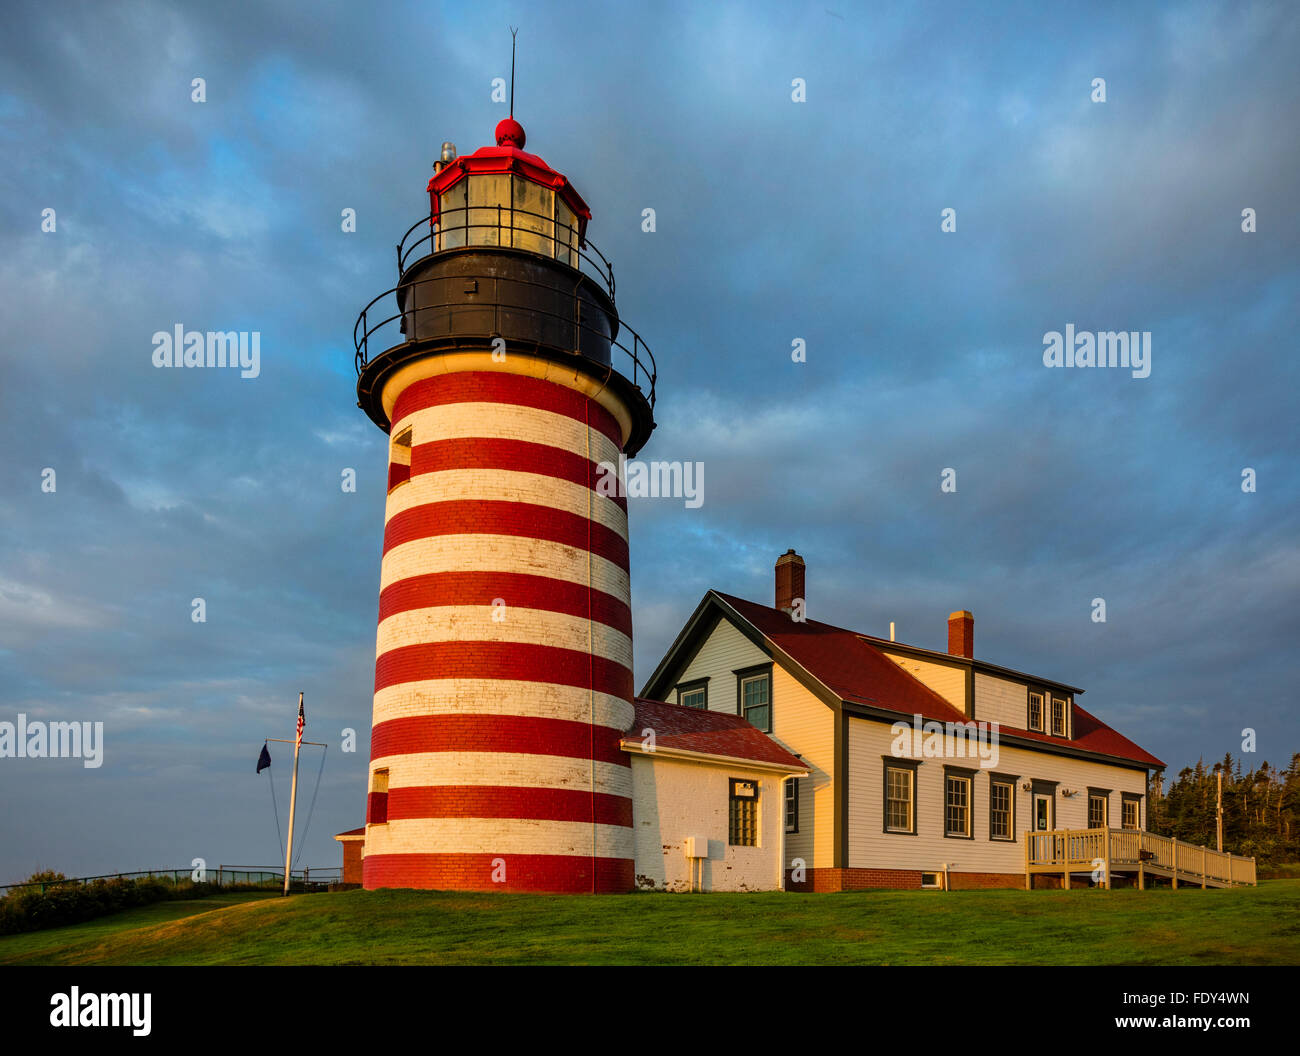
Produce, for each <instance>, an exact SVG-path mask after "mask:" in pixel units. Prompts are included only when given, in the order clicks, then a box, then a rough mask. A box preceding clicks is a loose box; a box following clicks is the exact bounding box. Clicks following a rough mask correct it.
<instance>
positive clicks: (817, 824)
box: [668, 619, 835, 869]
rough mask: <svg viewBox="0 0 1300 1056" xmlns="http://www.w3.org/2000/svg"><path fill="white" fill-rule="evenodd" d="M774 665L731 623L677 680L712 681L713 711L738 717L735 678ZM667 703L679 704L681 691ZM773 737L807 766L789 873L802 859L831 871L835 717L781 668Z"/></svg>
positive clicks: (790, 840)
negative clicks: (759, 666)
mask: <svg viewBox="0 0 1300 1056" xmlns="http://www.w3.org/2000/svg"><path fill="white" fill-rule="evenodd" d="M770 660H771V657H769V656H768V655H767V654H766V653H764V652H763V651H762V650H761V649H759V648H758V646H756V645H755V644H754V643H753V642H752V641H750V639H748V638H746V637H745V636H744V635H743V634H741V632H740V631H739V630H738V629H737V628H736V627H735V625H734V624H732V623H731V622H730V621H729V620H727V619H722V620H719V621H718V625H717V627H715V628H714V629H713V633H712V634H711V635H709V639H708V641H706V642H705V643H704V645H703V646H701V647H700V651H699V652H698V653H697V654H696V656H695V658H694V659H693V660H692V661H691V663H690V665H689V666H688V667H687V668H686V670H685V672H683V673H682V674H681V675H680V676H679V677H678V679H677V681H678V682H690V681H692V680H693V679H699V678H707V679H708V680H709V710H710V711H725V712H727V713H728V714H729V715H734V714H736V675H735V672H736V671H738V670H741V669H743V668H747V667H754V666H755V665H757V664H763V663H768V662H769V661H770ZM668 699H669V700H670V701H672V702H673V703H674V704H675V703H677V691H676V689H670V690H669V691H668ZM772 736H773V737H774V738H775V739H776V740H777V741H778V742H780V744H781V745H782V746H783V747H785V748H786V749H788V750H789V751H791V752H793V753H795V754H796V755H798V756H799V757H800V758H801V759H802V760H803V761H804V763H806V764H807V766H808V771H809V773H808V776H807V777H804V778H799V779H798V780H799V831H798V832H797V833H790V834H788V835H787V836H786V862H785V864H786V868H789V867H790V861H791V860H792V859H794V858H802V859H803V860H804V864H805V865H806V866H807V868H809V869H823V868H830V867H831V866H832V865H833V864H834V861H833V858H834V844H835V836H834V831H835V830H834V825H835V809H834V798H835V792H834V789H833V787H832V777H833V773H834V765H835V715H834V712H832V711H831V709H830V708H829V707H827V706H826V705H825V704H824V703H822V701H820V700H818V699H817V698H816V697H815V696H813V695H812V694H811V693H810V692H808V690H806V689H805V688H804V687H803V686H801V685H800V684H799V683H798V682H797V681H796V680H795V679H794V678H793V677H792V676H791V675H789V674H788V673H787V672H786V671H784V670H783V669H782V668H781V667H780V666H774V667H773V672H772Z"/></svg>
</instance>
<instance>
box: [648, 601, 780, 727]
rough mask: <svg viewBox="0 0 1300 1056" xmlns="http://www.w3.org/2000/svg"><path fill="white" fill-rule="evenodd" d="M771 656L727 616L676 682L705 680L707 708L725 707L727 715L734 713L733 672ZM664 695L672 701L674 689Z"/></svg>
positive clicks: (675, 696)
mask: <svg viewBox="0 0 1300 1056" xmlns="http://www.w3.org/2000/svg"><path fill="white" fill-rule="evenodd" d="M771 659H772V658H771V657H770V656H768V655H767V654H766V653H765V652H763V650H761V649H760V648H759V647H758V646H756V645H755V644H754V643H753V642H751V641H750V640H749V639H748V638H746V637H745V636H744V635H743V634H741V633H740V631H738V630H737V629H736V627H735V625H734V624H732V623H731V622H730V621H728V620H719V621H718V625H717V627H715V628H714V629H713V633H712V634H711V635H709V640H708V641H707V642H705V643H704V644H703V645H702V646H701V647H700V651H699V652H698V653H696V654H695V659H694V660H692V661H691V662H690V665H689V666H688V667H687V668H686V670H685V671H684V672H683V673H682V674H681V675H680V676H678V679H677V681H678V682H692V681H694V680H695V679H697V678H707V679H708V680H709V710H710V711H725V712H726V713H727V714H728V715H734V714H736V676H735V674H734V672H736V671H738V670H740V669H741V668H746V667H753V666H754V665H756V664H765V663H768V662H769V661H770V660H771ZM668 693H669V696H668V699H669V700H670V701H672V703H674V704H678V703H680V701H678V699H677V690H676V689H675V688H674V689H670V690H669V691H668Z"/></svg>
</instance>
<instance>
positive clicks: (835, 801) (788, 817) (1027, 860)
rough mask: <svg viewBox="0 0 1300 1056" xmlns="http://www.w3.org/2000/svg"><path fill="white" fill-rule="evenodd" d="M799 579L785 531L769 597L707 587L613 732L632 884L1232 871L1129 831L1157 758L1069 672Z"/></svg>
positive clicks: (882, 883) (857, 883) (374, 815)
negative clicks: (902, 629) (895, 617)
mask: <svg viewBox="0 0 1300 1056" xmlns="http://www.w3.org/2000/svg"><path fill="white" fill-rule="evenodd" d="M804 599H805V593H804V562H803V559H802V558H801V557H799V556H798V555H797V554H795V553H794V551H793V550H791V551H789V552H787V553H786V554H783V555H782V556H781V557H780V558H779V559H778V561H777V564H776V597H775V605H774V606H772V607H769V606H766V605H758V604H755V603H754V602H750V601H744V600H742V599H741V598H736V597H732V596H730V595H727V594H722V593H719V592H717V591H712V590H711V591H709V592H708V593H707V594H706V595H705V596H704V599H703V600H702V601H701V602H700V604H699V606H698V607H697V608H696V610H695V612H694V614H693V615H692V616H691V618H690V620H689V622H688V623H687V624H686V626H685V627H684V628H683V629H682V632H681V633H680V634H679V635H678V636H677V639H676V641H674V642H673V644H672V647H671V648H670V649H669V651H668V655H667V656H665V657H664V659H663V661H662V662H661V663H660V664H659V666H658V668H657V669H656V670H655V672H654V674H653V675H652V676H651V678H650V680H649V682H648V683H647V684H646V686H645V688H644V689H643V690H642V692H641V695H640V696H639V697H637V698H635V700H634V701H633V702H632V703H633V706H634V719H633V722H632V724H631V725H630V726H629V727H628V728H627V729H626V730H625V731H624V733H623V736H622V738H621V740H620V741H619V742H618V745H617V749H616V752H617V754H618V756H619V757H620V758H619V760H618V762H619V763H620V765H621V767H623V768H626V769H625V773H626V774H627V778H626V785H627V788H628V790H629V792H630V796H629V798H626V799H624V800H623V801H622V802H623V803H625V804H628V805H629V807H630V809H627V810H625V815H626V816H620V817H619V818H616V819H614V820H616V821H619V823H620V824H622V825H625V826H627V825H630V826H631V828H632V831H633V846H634V863H633V864H634V868H633V870H632V875H633V876H634V878H635V880H634V882H635V886H636V887H638V888H641V889H648V890H649V889H653V890H667V891H691V890H697V891H700V890H702V891H761V890H779V889H781V888H782V886H784V887H785V888H786V889H788V890H801V891H845V890H853V889H858V888H869V887H893V888H922V887H936V888H939V887H943V888H947V889H954V890H955V889H960V888H971V887H1024V886H1026V884H1027V883H1028V884H1029V885H1030V886H1056V887H1059V886H1062V884H1063V883H1065V882H1066V877H1071V876H1073V881H1072V882H1073V883H1075V884H1085V885H1086V884H1087V883H1089V872H1090V871H1091V869H1092V865H1091V860H1092V859H1093V858H1094V856H1096V855H1107V854H1108V853H1109V854H1110V855H1111V856H1112V859H1113V861H1114V864H1115V871H1116V872H1119V871H1120V869H1121V865H1120V863H1121V862H1127V863H1128V866H1127V868H1128V870H1129V871H1130V872H1135V871H1136V876H1137V877H1138V881H1137V882H1139V883H1141V876H1142V870H1145V869H1148V868H1149V869H1150V874H1149V875H1167V876H1173V877H1177V876H1182V877H1183V880H1184V882H1188V881H1189V880H1190V881H1191V882H1194V883H1198V884H1200V885H1201V886H1204V883H1205V882H1209V883H1210V884H1211V886H1226V883H1224V884H1220V883H1216V882H1215V880H1214V874H1215V868H1216V867H1215V866H1213V864H1212V863H1211V864H1207V862H1208V859H1207V858H1206V857H1205V856H1204V852H1202V857H1201V858H1200V859H1199V860H1191V859H1189V858H1188V854H1189V853H1190V852H1188V851H1187V850H1184V851H1183V854H1184V857H1183V860H1182V862H1181V863H1180V861H1179V860H1178V858H1177V856H1176V853H1175V849H1174V846H1173V845H1174V843H1175V841H1170V840H1167V839H1165V838H1162V837H1154V836H1152V834H1149V833H1145V832H1143V831H1142V830H1143V829H1144V826H1145V822H1146V813H1147V808H1146V802H1145V796H1146V788H1147V778H1148V774H1149V773H1150V772H1151V771H1152V770H1162V769H1164V763H1162V762H1161V761H1160V760H1159V759H1157V758H1156V757H1155V756H1153V755H1151V754H1150V753H1149V752H1146V751H1144V750H1143V749H1142V748H1139V747H1138V746H1137V745H1136V744H1134V743H1133V742H1132V741H1130V740H1129V739H1128V738H1126V737H1124V736H1122V735H1121V734H1119V733H1117V732H1116V731H1115V730H1113V729H1111V728H1110V727H1109V726H1107V725H1106V724H1105V723H1104V722H1102V721H1101V720H1100V719H1097V718H1095V717H1094V716H1093V715H1091V714H1089V713H1088V712H1087V711H1085V710H1084V709H1083V708H1081V707H1080V706H1079V705H1078V703H1077V702H1076V696H1077V695H1078V694H1080V693H1082V692H1083V691H1082V690H1081V689H1079V688H1077V687H1075V686H1070V685H1066V684H1065V683H1062V682H1055V681H1052V680H1050V679H1045V678H1039V677H1036V676H1032V675H1026V674H1022V673H1020V672H1017V671H1010V670H1008V669H1006V668H1003V667H998V666H996V665H994V664H990V663H987V662H985V661H983V660H976V659H975V657H974V649H973V642H974V618H973V617H972V616H971V614H970V613H969V612H956V613H953V614H952V616H950V617H949V620H948V651H947V652H946V653H940V652H935V651H932V650H929V649H920V648H917V647H915V646H909V645H903V644H901V643H899V642H894V641H887V640H885V639H881V638H874V637H872V636H870V635H865V634H858V633H856V632H854V631H849V630H845V629H844V628H841V627H832V626H830V625H828V624H824V623H817V622H816V621H813V620H803V619H802V618H801V615H802V608H803V604H804ZM918 719H919V721H918ZM900 723H901V724H904V727H905V728H904V727H900V726H899V724H900ZM972 727H974V728H975V730H976V733H977V734H979V735H981V736H984V737H986V739H985V740H983V741H982V742H974V743H973V742H972V740H971V738H970V736H969V732H970V731H971V729H972ZM994 729H996V739H995V738H994V737H993V731H994ZM611 761H613V760H611ZM536 794H537V796H538V797H539V799H538V810H539V811H541V810H543V809H544V807H545V800H544V797H545V796H546V795H547V794H548V792H547V790H546V789H539V790H537V793H536ZM384 799H386V793H383V792H380V793H372V795H371V824H370V826H369V827H368V828H359V829H354V830H352V831H351V832H346V833H340V834H339V835H338V836H336V837H335V839H337V840H338V841H339V842H340V843H341V844H343V848H344V880H345V881H346V882H355V883H359V882H361V877H362V870H363V866H362V862H363V858H364V855H365V854H366V853H367V848H366V843H367V842H368V836H369V833H370V832H371V831H372V830H374V829H375V828H376V827H377V826H379V827H382V826H384V825H386V823H387V805H386V803H384V802H383V800H384ZM594 809H595V808H594V807H593V810H594ZM1063 830H1075V834H1074V835H1073V836H1072V835H1070V834H1069V832H1068V831H1063ZM1078 830H1091V832H1090V833H1079V832H1078ZM1125 830H1128V831H1125ZM1030 833H1035V834H1038V833H1041V834H1043V835H1042V836H1041V837H1038V836H1035V837H1034V839H1035V841H1036V842H1035V843H1034V848H1035V850H1034V851H1033V853H1032V855H1031V854H1030V853H1028V850H1029V849H1028V847H1027V843H1028V842H1029V840H1030V835H1029V834H1030ZM1103 833H1105V834H1104V835H1103ZM1161 841H1162V842H1161ZM1165 844H1168V845H1169V846H1168V847H1165V846H1164V845H1165ZM1130 845H1131V847H1130ZM1148 845H1150V846H1152V847H1155V848H1156V851H1155V852H1154V857H1153V856H1152V855H1151V854H1146V855H1142V854H1141V853H1140V851H1141V850H1143V849H1145V848H1146V847H1147V846H1148ZM1107 846H1110V847H1111V848H1112V849H1111V851H1110V852H1108V851H1106V850H1105V849H1104V848H1105V847H1107ZM1195 850H1200V849H1193V851H1195ZM571 853H575V854H581V853H583V845H582V844H581V840H579V839H576V838H575V842H574V846H573V848H572V851H571ZM509 857H510V856H509V855H507V854H504V852H503V858H502V860H503V861H506V863H507V865H508V863H509ZM1031 857H1032V858H1033V861H1034V863H1035V864H1034V865H1033V868H1032V870H1031ZM1171 857H1172V860H1168V859H1170V858H1171ZM1219 857H1222V858H1224V859H1231V858H1232V856H1219ZM1130 859H1131V862H1130V861H1129V860H1130ZM1139 861H1140V862H1141V863H1142V869H1138V865H1139ZM1234 861H1235V860H1234ZM1147 863H1149V865H1148V864H1147ZM1244 863H1245V860H1241V862H1236V863H1235V864H1233V863H1232V862H1229V864H1228V865H1227V866H1226V867H1224V868H1223V869H1222V870H1220V871H1221V872H1222V874H1223V877H1222V878H1223V879H1224V880H1226V881H1227V883H1230V882H1232V881H1233V879H1234V878H1236V879H1240V877H1237V873H1238V872H1242V870H1244V869H1245V864H1244ZM1107 864H1108V865H1110V864H1112V861H1111V860H1108V862H1107ZM1161 866H1169V868H1166V869H1164V870H1163V873H1158V871H1159V870H1160V869H1161ZM1189 869H1190V870H1191V871H1190V872H1189V871H1188V870H1189ZM1197 869H1199V872H1197ZM1031 873H1032V875H1031ZM1207 874H1209V879H1208V880H1207V879H1206V877H1207ZM1242 876H1245V873H1244V872H1242ZM525 879H526V878H525ZM1122 879H1123V878H1122V877H1121V880H1122ZM1247 882H1253V863H1250V870H1249V878H1248V880H1247ZM481 886H482V887H483V888H489V886H490V884H489V881H488V880H487V879H486V878H484V879H482V881H481Z"/></svg>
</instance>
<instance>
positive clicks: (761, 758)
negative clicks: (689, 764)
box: [623, 697, 808, 770]
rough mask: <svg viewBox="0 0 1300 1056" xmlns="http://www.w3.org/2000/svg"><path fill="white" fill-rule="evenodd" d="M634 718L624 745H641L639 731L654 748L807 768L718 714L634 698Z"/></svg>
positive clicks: (736, 719) (743, 722)
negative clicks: (646, 734) (649, 736)
mask: <svg viewBox="0 0 1300 1056" xmlns="http://www.w3.org/2000/svg"><path fill="white" fill-rule="evenodd" d="M635 703H636V718H635V719H634V720H633V723H632V728H631V729H630V730H628V732H627V733H626V734H624V735H623V741H624V743H626V744H636V745H639V744H640V743H641V740H642V737H643V734H642V733H641V731H642V730H645V729H651V730H654V734H655V740H654V743H655V747H656V748H673V749H676V750H677V751H682V752H699V753H701V754H703V755H725V756H729V757H731V758H733V759H749V760H752V761H753V762H756V763H766V764H768V765H774V766H783V767H788V768H789V769H792V770H807V769H808V764H807V763H805V762H804V761H803V760H802V759H800V758H799V757H798V756H797V755H794V754H792V753H790V752H788V751H786V750H785V749H784V748H782V747H781V746H780V745H779V744H777V742H776V741H774V740H773V739H772V738H771V737H769V736H768V735H767V734H765V733H764V732H763V731H762V730H760V729H759V728H758V727H757V726H755V725H753V723H751V722H750V721H749V720H748V719H745V718H743V717H741V716H740V715H728V714H727V713H725V712H721V711H705V710H704V709H702V708H685V707H682V705H680V704H669V703H666V702H665V701H662V700H645V699H644V698H642V697H637V698H636V702H635Z"/></svg>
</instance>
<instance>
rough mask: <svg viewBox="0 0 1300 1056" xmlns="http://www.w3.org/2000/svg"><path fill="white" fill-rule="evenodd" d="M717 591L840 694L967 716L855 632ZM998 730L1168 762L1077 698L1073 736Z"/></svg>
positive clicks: (908, 711)
mask: <svg viewBox="0 0 1300 1056" xmlns="http://www.w3.org/2000/svg"><path fill="white" fill-rule="evenodd" d="M714 593H715V594H717V596H718V597H719V598H721V599H722V600H723V601H725V602H726V603H727V604H728V605H730V606H731V607H732V608H733V609H735V610H736V612H737V613H738V614H739V615H740V616H741V617H742V618H743V619H745V620H747V621H748V622H749V623H750V624H751V625H753V627H754V628H755V629H756V630H757V631H759V632H760V633H761V634H762V635H763V636H764V637H765V638H767V639H769V640H770V641H771V642H773V643H774V644H775V645H777V646H778V647H779V648H780V649H782V650H783V651H784V652H785V653H787V654H788V655H789V656H790V657H791V658H792V659H793V660H794V661H795V662H796V663H798V664H799V665H800V666H801V667H803V668H804V670H806V671H807V672H808V673H809V674H810V675H812V676H813V677H814V678H816V679H817V680H818V681H820V682H821V683H823V684H824V685H825V686H826V687H827V688H828V689H829V690H830V691H831V692H832V693H836V694H838V695H839V697H840V699H842V700H847V701H850V702H852V703H857V704H869V705H872V706H873V707H877V708H884V709H886V710H888V711H895V712H898V713H899V714H901V715H908V716H910V715H918V714H919V715H921V716H923V717H924V718H927V719H934V720H936V721H938V722H964V721H966V719H965V716H964V715H963V714H962V713H961V712H960V711H958V710H957V709H956V708H954V707H953V706H952V705H951V704H949V703H948V702H947V701H946V700H944V699H943V698H942V697H941V696H939V694H937V693H935V692H934V690H932V689H930V688H929V687H928V686H926V685H925V684H924V683H922V682H920V681H919V680H918V679H916V678H915V677H914V676H913V675H911V674H909V673H908V672H907V671H905V670H904V669H903V668H901V667H900V666H899V665H898V664H896V663H895V662H894V661H893V660H891V659H889V657H887V656H886V655H885V654H884V653H883V652H881V650H880V649H878V648H877V647H876V646H874V645H872V644H871V642H869V641H867V640H866V639H864V638H863V636H862V635H860V634H858V633H857V632H855V631H849V630H845V629H844V628H843V627H832V626H831V625H830V624H827V623H818V622H816V621H815V620H807V621H805V622H803V623H796V622H795V621H794V620H792V619H790V617H789V616H788V615H787V614H786V613H784V612H782V611H781V610H780V609H773V608H769V607H768V606H766V605H757V604H755V603H754V602H752V601H746V600H745V599H744V598H737V597H733V596H732V595H730V594H723V593H721V592H720V591H714ZM978 717H979V716H978V714H977V715H976V718H978ZM999 730H1000V731H1001V732H1002V733H1006V734H1013V735H1014V736H1017V737H1023V738H1025V739H1026V740H1032V741H1041V742H1043V743H1044V744H1058V745H1061V744H1063V745H1068V746H1069V747H1071V748H1077V749H1080V750H1081V751H1087V752H1096V753H1097V754H1099V755H1109V756H1114V757H1115V758H1117V759H1126V760H1129V761H1131V762H1136V763H1142V764H1143V765H1145V766H1154V767H1161V768H1163V767H1164V765H1165V764H1164V763H1163V762H1161V761H1160V760H1159V759H1157V758H1156V757H1155V756H1154V755H1152V754H1151V753H1150V752H1148V751H1146V750H1144V749H1142V748H1140V747H1138V746H1137V745H1136V744H1134V743H1133V742H1132V741H1130V740H1129V739H1128V738H1127V737H1125V736H1123V735H1122V734H1120V733H1118V732H1117V731H1115V730H1113V729H1111V728H1110V727H1109V726H1107V725H1106V724H1105V723H1104V722H1102V721H1101V720H1100V719H1098V718H1096V717H1095V716H1094V715H1091V714H1090V713H1088V712H1086V711H1084V710H1083V708H1081V707H1080V706H1079V704H1078V702H1076V703H1075V705H1074V737H1073V738H1072V739H1070V740H1066V739H1065V738H1063V737H1051V736H1049V735H1047V734H1045V733H1038V732H1036V731H1034V730H1023V729H1017V728H1014V727H1010V726H1006V725H1000V726H999Z"/></svg>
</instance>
